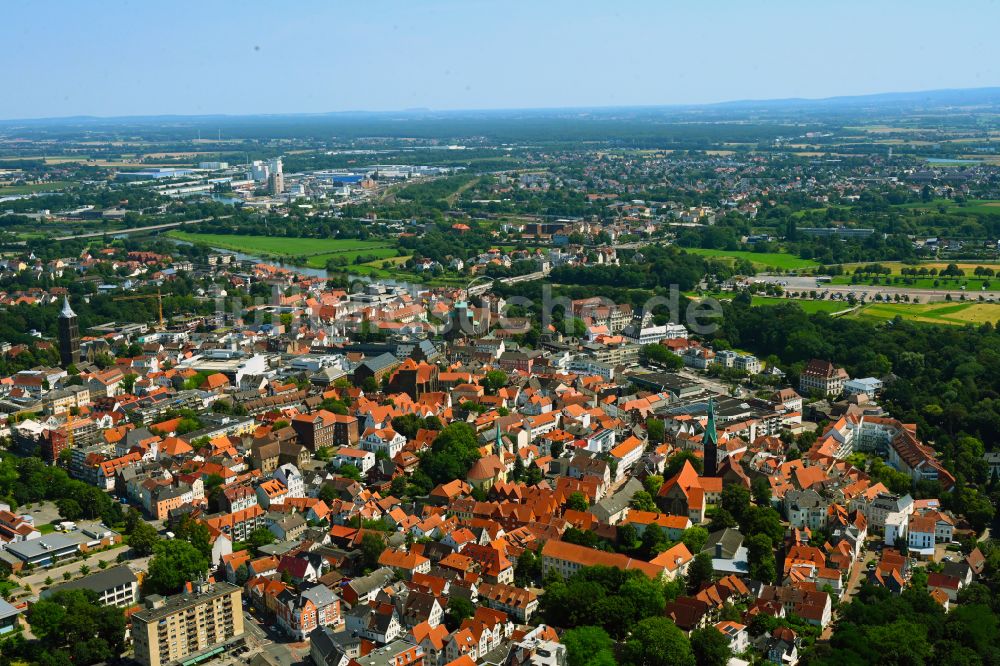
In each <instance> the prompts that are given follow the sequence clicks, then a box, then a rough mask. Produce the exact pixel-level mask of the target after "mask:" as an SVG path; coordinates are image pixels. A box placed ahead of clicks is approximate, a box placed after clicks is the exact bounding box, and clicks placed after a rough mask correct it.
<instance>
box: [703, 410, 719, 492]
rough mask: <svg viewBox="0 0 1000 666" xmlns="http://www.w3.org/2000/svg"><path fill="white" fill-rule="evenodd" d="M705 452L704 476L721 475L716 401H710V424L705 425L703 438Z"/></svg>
mask: <svg viewBox="0 0 1000 666" xmlns="http://www.w3.org/2000/svg"><path fill="white" fill-rule="evenodd" d="M702 444H703V448H704V451H705V472H704V476H718V475H719V434H718V432H716V430H715V401H714V400H713V399H712V398H709V399H708V422H707V423H706V424H705V434H704V435H703V436H702Z"/></svg>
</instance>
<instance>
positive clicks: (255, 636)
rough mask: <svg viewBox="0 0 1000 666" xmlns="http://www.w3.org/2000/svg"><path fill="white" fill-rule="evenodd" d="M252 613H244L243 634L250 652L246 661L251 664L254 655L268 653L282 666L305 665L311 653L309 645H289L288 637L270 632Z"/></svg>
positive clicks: (247, 611) (246, 611) (245, 611)
mask: <svg viewBox="0 0 1000 666" xmlns="http://www.w3.org/2000/svg"><path fill="white" fill-rule="evenodd" d="M258 616H259V615H255V614H253V613H251V612H250V610H249V609H247V610H244V611H243V632H244V636H245V642H246V645H247V647H248V648H249V651H248V652H247V654H246V656H245V657H244V659H245V660H246V661H247V662H249V661H250V660H251V659H253V657H254V655H257V654H259V653H261V652H266V653H267V655H268V656H269V657H271V660H272V661H274V662H276V663H278V664H280V665H281V666H296V665H297V664H304V663H305V661H306V655H308V653H309V643H308V642H305V643H287V642H284V641H285V640H286V637H285V636H283V635H280V634H278V633H277V632H274V631H270V630H269V629H268V625H266V623H265V622H263V621H262V620H258V619H257V617H258Z"/></svg>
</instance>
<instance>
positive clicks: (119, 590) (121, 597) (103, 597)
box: [42, 564, 139, 608]
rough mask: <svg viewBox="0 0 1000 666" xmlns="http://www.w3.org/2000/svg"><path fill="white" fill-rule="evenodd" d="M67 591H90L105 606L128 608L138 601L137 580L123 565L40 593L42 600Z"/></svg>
mask: <svg viewBox="0 0 1000 666" xmlns="http://www.w3.org/2000/svg"><path fill="white" fill-rule="evenodd" d="M69 590H91V591H92V592H94V593H95V594H97V600H98V601H100V602H101V603H102V604H104V605H105V606H118V607H119V608H128V607H129V606H133V605H135V603H136V602H137V601H139V579H138V578H137V577H136V575H135V574H134V573H133V572H132V570H131V569H129V568H128V567H127V566H125V565H124V564H122V565H121V566H117V567H111V568H110V569H105V570H104V571H97V572H95V573H92V574H90V575H89V576H84V577H83V578H77V579H76V580H71V581H69V582H68V583H63V584H62V585H56V586H55V587H50V588H49V589H47V590H45V591H44V592H42V598H43V599H45V598H46V597H50V596H52V595H53V594H55V593H57V592H67V591H69Z"/></svg>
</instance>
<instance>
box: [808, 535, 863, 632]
mask: <svg viewBox="0 0 1000 666" xmlns="http://www.w3.org/2000/svg"><path fill="white" fill-rule="evenodd" d="M874 555H875V553H873V552H872V551H870V550H867V549H865V550H862V551H861V557H859V558H858V561H857V562H856V563H855V565H854V569H852V570H851V575H850V576H849V577H848V578H847V583H845V584H844V593H843V594H842V595H841V596H840V604H839V605H840V606H846V605H847V604H849V603H850V602H851V596H853V595H854V593H855V592H857V591H858V590H859V589H860V588H861V585H862V582H863V581H864V579H865V578H866V577H867V576H868V567H867V562H868V560H869V559H871V558H872V556H874ZM834 615H835V617H834V620H836V613H835V614H834ZM834 624H835V622H830V624H828V625H826V628H825V629H823V632H822V633H821V634H820V635H819V640H821V641H826V640H830V636H831V635H832V634H833V625H834Z"/></svg>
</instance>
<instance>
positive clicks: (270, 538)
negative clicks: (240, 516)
mask: <svg viewBox="0 0 1000 666" xmlns="http://www.w3.org/2000/svg"><path fill="white" fill-rule="evenodd" d="M277 540H278V538H277V537H276V536H274V532H272V531H271V530H269V529H267V528H266V527H258V528H257V529H255V530H254V531H253V532H251V533H250V535H249V536H248V537H247V545H248V546H250V547H251V548H253V549H254V550H255V551H256V550H260V549H261V548H263V547H264V546H267V545H268V544H272V543H274V542H275V541H277Z"/></svg>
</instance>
